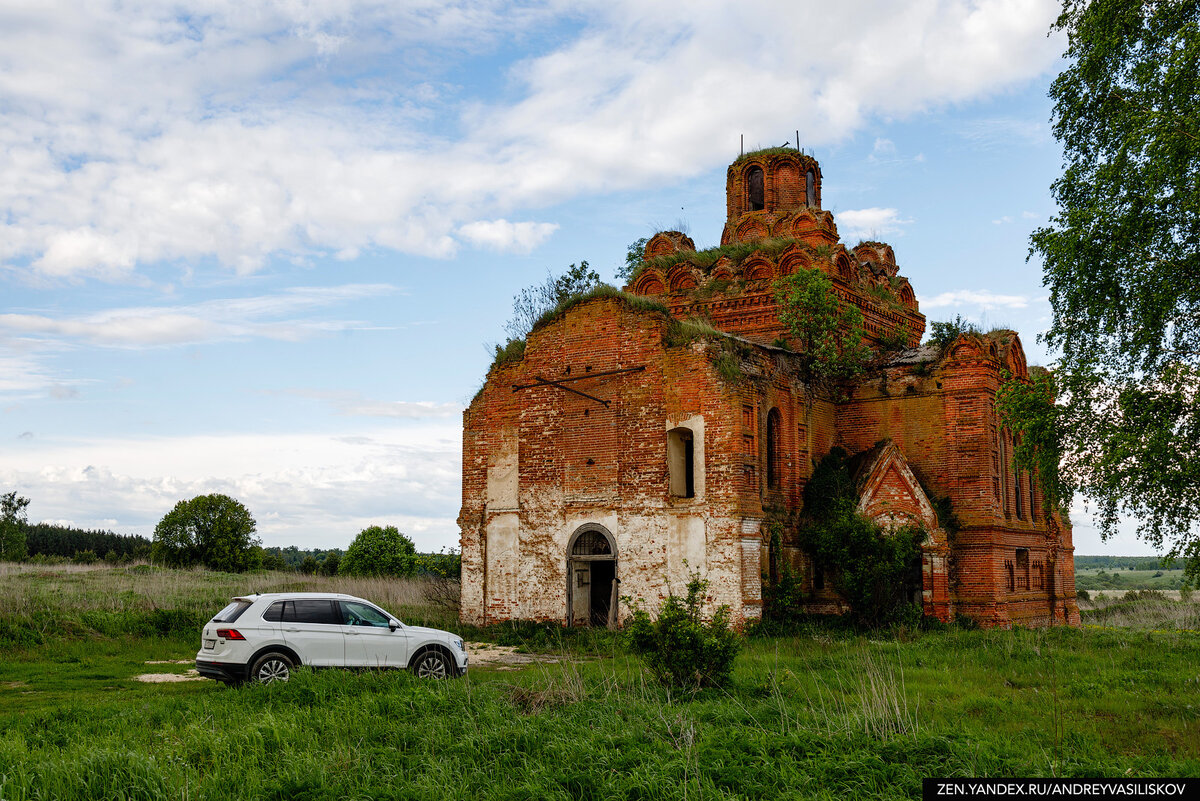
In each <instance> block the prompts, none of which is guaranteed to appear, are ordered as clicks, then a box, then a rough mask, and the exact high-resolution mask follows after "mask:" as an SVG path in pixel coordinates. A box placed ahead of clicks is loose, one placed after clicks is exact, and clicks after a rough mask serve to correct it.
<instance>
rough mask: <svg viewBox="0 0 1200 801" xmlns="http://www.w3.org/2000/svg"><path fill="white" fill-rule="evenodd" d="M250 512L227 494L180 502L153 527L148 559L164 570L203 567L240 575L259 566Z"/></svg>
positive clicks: (259, 549) (204, 496)
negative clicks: (165, 567)
mask: <svg viewBox="0 0 1200 801" xmlns="http://www.w3.org/2000/svg"><path fill="white" fill-rule="evenodd" d="M254 529H255V522H254V518H253V517H252V516H251V514H250V511H249V510H248V509H246V507H245V506H243V505H242V504H241V503H240V502H238V501H236V500H234V499H233V498H230V497H229V496H228V495H221V494H213V495H198V496H196V497H195V498H192V499H191V500H190V501H180V502H179V503H177V504H175V508H174V509H172V510H171V511H169V512H167V514H166V515H164V516H163V519H162V520H160V521H159V523H158V525H157V526H155V527H154V545H153V546H152V547H151V551H150V554H151V557H152V558H153V559H154V561H155V562H158V563H160V564H164V565H167V566H168V567H192V566H194V565H204V566H205V567H207V568H209V569H211V570H227V571H229V572H233V573H240V572H242V571H244V570H252V569H254V568H257V567H259V566H260V565H261V564H262V549H261V548H259V547H258V539H257V538H256V537H255V536H254Z"/></svg>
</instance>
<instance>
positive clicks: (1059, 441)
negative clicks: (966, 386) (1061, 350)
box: [996, 368, 1075, 517]
mask: <svg viewBox="0 0 1200 801" xmlns="http://www.w3.org/2000/svg"><path fill="white" fill-rule="evenodd" d="M1057 394H1058V388H1057V386H1056V385H1055V383H1054V376H1053V374H1051V373H1050V371H1048V370H1042V369H1038V368H1033V369H1031V370H1030V371H1029V380H1028V381H1022V380H1020V379H1018V378H1014V377H1013V376H1011V375H1009V374H1008V373H1007V372H1006V373H1005V374H1004V383H1003V384H1002V385H1001V386H1000V390H999V391H998V392H997V393H996V411H997V412H998V413H999V415H1000V419H1001V420H1002V421H1003V423H1004V425H1006V426H1008V428H1009V429H1010V430H1011V431H1012V432H1013V456H1014V457H1015V458H1016V461H1017V464H1018V465H1019V466H1021V467H1022V468H1024V469H1026V470H1029V471H1030V472H1031V473H1033V474H1034V475H1035V476H1036V477H1037V481H1038V484H1039V485H1040V486H1041V489H1042V499H1043V500H1042V511H1043V513H1044V514H1045V515H1046V516H1047V517H1049V516H1050V514H1051V513H1052V512H1057V511H1059V510H1060V509H1064V508H1066V507H1069V506H1070V504H1071V498H1072V496H1073V495H1074V493H1075V487H1074V486H1073V485H1072V483H1071V474H1070V473H1069V472H1064V471H1063V470H1062V469H1061V467H1062V461H1063V441H1064V439H1065V438H1066V436H1067V431H1066V421H1065V420H1064V416H1063V410H1062V407H1060V406H1058V405H1057V404H1056V403H1055V398H1056V397H1057Z"/></svg>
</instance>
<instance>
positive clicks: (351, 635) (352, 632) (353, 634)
mask: <svg viewBox="0 0 1200 801" xmlns="http://www.w3.org/2000/svg"><path fill="white" fill-rule="evenodd" d="M346 636H347V637H357V636H358V632H357V631H347V632H346Z"/></svg>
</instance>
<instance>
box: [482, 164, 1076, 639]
mask: <svg viewBox="0 0 1200 801" xmlns="http://www.w3.org/2000/svg"><path fill="white" fill-rule="evenodd" d="M726 197H727V206H728V217H727V221H726V223H725V230H724V232H723V233H722V235H721V245H722V247H721V248H719V249H714V250H710V251H703V252H696V250H695V246H694V244H693V242H692V240H691V239H690V238H689V237H687V236H685V235H684V234H682V233H679V232H677V231H667V232H663V233H659V234H657V235H655V236H654V237H653V238H652V239H650V240H649V242H648V243H647V245H646V251H645V261H644V263H643V265H642V267H641V269H640V271H639V272H637V273H636V275H635V276H634V278H633V280H632V281H631V282H630V284H629V285H628V286H627V287H626V288H625V292H624V293H617V292H608V293H604V292H598V293H594V294H593V295H592V296H590V297H588V298H586V299H584V300H581V301H580V302H577V303H574V304H573V305H569V306H568V307H567V308H566V309H565V310H563V309H560V310H559V312H558V313H557V314H553V315H550V316H549V317H548V318H547V319H544V320H543V321H541V323H540V324H539V325H537V326H536V327H535V330H533V331H532V332H531V333H530V334H529V336H528V338H527V340H526V344H525V347H524V351H523V353H521V352H512V351H511V350H510V352H509V353H508V354H507V358H498V359H497V362H496V364H495V365H493V367H492V369H491V370H490V371H489V373H488V376H487V381H486V383H485V385H484V387H483V389H482V390H481V391H480V393H479V394H478V395H477V396H476V397H475V399H474V400H473V401H472V403H471V405H470V406H469V407H468V408H467V410H466V411H465V413H464V415H463V423H464V426H463V502H462V510H461V513H460V515H459V525H460V527H461V530H462V540H461V545H462V620H463V621H464V622H467V623H475V624H479V623H490V622H495V621H503V620H512V619H533V620H552V621H561V622H562V623H564V624H566V625H588V624H593V625H598V624H605V623H608V622H610V621H618V620H620V619H621V618H623V617H624V616H625V615H626V614H627V613H628V609H626V608H624V602H623V601H621V600H620V599H621V597H622V596H624V597H632V598H641V599H645V600H646V601H647V604H648V606H649V607H650V608H654V607H655V605H656V604H657V603H658V602H659V600H660V599H661V598H663V597H665V596H666V594H667V593H668V591H669V590H674V591H676V592H679V591H681V590H682V589H683V586H684V584H685V583H686V581H687V577H688V575H689V574H690V573H692V572H696V573H699V574H700V575H701V576H702V577H704V578H706V579H707V580H708V581H709V590H708V591H709V603H710V605H711V606H716V605H720V604H727V605H728V606H729V607H730V608H731V610H732V612H733V617H734V619H735V620H738V621H741V622H745V621H749V620H753V619H756V618H759V617H761V615H762V605H763V583H764V581H768V580H770V576H771V575H772V573H773V572H774V571H773V569H772V568H773V567H774V568H775V569H778V566H779V565H786V566H788V567H790V569H791V570H793V571H794V572H795V574H796V575H797V576H798V577H799V580H800V581H801V582H802V584H803V587H804V589H805V590H806V592H807V593H808V594H809V595H808V597H809V598H810V599H811V600H810V603H809V607H810V608H811V610H812V611H815V612H838V611H844V610H845V605H844V603H843V602H842V599H840V598H839V597H838V596H837V595H836V594H835V593H834V592H833V590H832V589H831V588H830V587H829V582H826V581H824V580H823V579H824V576H823V575H822V572H821V571H820V570H819V569H814V565H813V564H812V562H811V560H810V559H809V557H808V555H807V554H805V553H804V552H803V551H802V550H801V549H800V548H799V547H798V545H797V543H796V540H795V531H794V529H793V528H789V526H792V525H794V521H795V520H796V518H797V513H798V512H800V510H801V507H802V504H803V490H804V487H805V483H806V482H807V480H808V479H809V477H810V476H811V475H812V472H813V468H814V464H815V463H816V462H817V461H819V460H820V459H821V457H823V456H824V455H826V454H828V453H829V452H830V451H831V449H833V448H835V447H840V448H842V449H844V450H845V451H846V452H847V453H849V454H851V455H853V456H854V459H853V462H852V464H853V465H854V466H855V472H854V476H855V489H856V492H857V493H858V498H859V501H858V510H859V511H860V512H861V513H863V514H865V515H867V516H868V517H870V518H872V519H874V520H876V521H877V522H879V523H880V524H882V525H883V526H884V528H885V529H889V530H893V531H894V530H897V529H898V528H899V527H901V526H903V525H908V524H914V523H915V524H917V525H919V526H920V527H921V528H922V529H923V531H924V532H925V539H924V543H923V545H922V547H921V551H922V576H921V586H920V588H919V591H918V592H917V595H916V597H917V599H918V600H919V601H920V602H921V604H922V606H923V607H924V611H925V613H926V614H928V615H933V616H936V617H938V618H940V619H942V620H950V619H952V618H953V617H955V616H966V617H970V618H974V619H975V620H977V621H978V622H979V623H981V624H983V625H985V626H1011V625H1014V624H1020V625H1030V626H1041V625H1050V624H1062V623H1064V622H1065V623H1068V624H1072V625H1077V624H1078V622H1079V613H1078V610H1077V607H1076V605H1075V575H1074V563H1073V557H1072V554H1073V550H1074V549H1073V547H1072V544H1071V529H1070V525H1069V523H1068V522H1067V521H1066V520H1060V519H1057V518H1055V519H1054V520H1047V519H1046V516H1045V515H1044V514H1043V511H1042V497H1041V489H1040V488H1039V487H1038V486H1037V483H1036V481H1034V479H1033V477H1032V476H1031V475H1030V474H1029V473H1028V472H1026V471H1023V470H1021V469H1019V467H1018V466H1017V465H1016V464H1015V461H1014V459H1013V455H1012V454H1013V442H1012V435H1011V434H1010V432H1009V431H1007V430H1006V429H1005V428H1004V427H1003V424H1002V422H1001V421H1000V420H999V419H998V415H997V412H996V409H995V404H994V399H995V395H996V391H997V389H998V388H999V387H1000V385H1001V383H1002V380H1003V378H1002V376H1003V374H1004V373H1005V371H1007V372H1008V373H1010V374H1012V375H1015V376H1017V377H1021V378H1024V377H1027V375H1028V372H1027V367H1026V363H1025V354H1024V352H1023V350H1022V348H1021V341H1020V339H1019V338H1018V336H1017V334H1016V333H1015V332H1013V331H1000V332H991V333H990V334H988V335H984V336H978V335H972V334H964V335H962V336H959V337H958V339H956V340H955V341H953V342H951V343H949V345H948V346H946V347H944V348H939V347H935V346H929V345H927V346H925V347H920V345H919V343H920V341H921V338H922V336H923V334H924V331H925V316H924V315H922V314H921V313H920V311H919V309H918V305H917V299H916V295H915V294H914V292H913V289H912V287H911V286H910V285H909V282H908V280H907V279H906V278H904V277H903V276H901V275H899V273H898V268H897V265H896V259H895V255H894V254H893V252H892V248H891V247H889V246H888V245H886V244H883V243H880V242H864V243H862V244H859V245H857V246H856V247H854V248H848V247H847V246H845V245H844V244H842V243H841V242H840V241H839V237H838V232H837V228H836V226H835V225H834V219H833V215H832V214H831V213H830V212H828V211H824V210H823V209H822V208H821V170H820V167H819V165H818V164H817V162H816V161H815V160H814V159H813V158H811V157H809V156H808V155H805V154H803V153H802V152H799V151H795V150H791V149H773V150H770V151H764V152H760V153H750V154H747V155H745V156H742V157H740V158H739V159H738V160H737V161H735V162H734V163H733V164H732V165H731V166H730V167H729V171H728V176H727V179H726ZM797 270H821V271H823V272H825V273H826V274H828V276H829V277H830V279H831V280H832V282H833V286H834V289H835V292H836V293H837V297H838V299H839V301H840V302H841V303H842V304H846V305H851V306H854V307H855V308H857V309H858V310H859V311H860V312H861V313H862V317H863V324H864V328H865V330H866V337H867V340H868V344H870V345H871V346H872V347H875V348H877V349H880V350H881V351H883V350H887V348H886V347H884V345H885V343H887V344H888V345H890V346H891V348H892V350H891V351H890V352H889V354H888V356H887V357H886V359H885V360H884V361H883V362H882V364H876V365H875V366H874V367H873V368H872V369H871V370H869V371H868V372H867V373H865V374H864V375H863V376H862V377H861V378H859V379H857V380H856V381H854V382H853V383H852V384H849V385H847V386H845V387H843V388H842V390H841V391H840V392H838V393H833V394H830V393H824V394H822V393H816V394H815V395H814V396H810V395H809V393H807V392H806V387H805V385H804V384H803V383H802V382H801V380H800V379H799V378H798V377H797V370H796V367H795V360H796V357H795V355H794V354H793V353H792V352H791V351H790V350H789V349H788V348H786V347H783V345H784V344H786V340H787V337H788V335H789V332H788V330H787V328H786V327H785V326H784V325H783V324H782V323H781V322H780V319H779V306H778V305H777V303H776V301H775V294H774V287H773V281H774V280H775V279H777V278H779V277H781V276H786V275H789V274H791V273H794V272H796V271H797ZM664 307H665V309H664ZM667 312H669V313H667ZM691 318H697V319H701V320H704V321H705V322H706V323H708V324H709V325H711V327H712V328H715V329H716V331H712V330H711V329H709V330H707V332H705V330H704V329H701V328H700V327H698V326H694V325H692V326H687V325H682V326H681V324H680V322H679V321H683V320H689V319H691ZM897 344H899V345H900V347H899V348H898V349H896V346H897ZM946 499H948V502H949V503H948V507H949V509H951V510H953V513H954V516H955V517H956V523H957V529H956V530H948V529H947V528H946V527H945V526H944V525H943V524H944V523H945V522H947V521H939V519H938V513H937V509H938V502H941V508H942V509H943V510H944V509H945V508H946V506H947V504H946V503H945V500H946ZM778 524H782V525H778ZM771 530H776V531H781V536H779V537H777V538H775V539H774V544H773V543H772V537H771V534H770V531H771ZM618 580H619V581H618ZM618 587H619V589H618Z"/></svg>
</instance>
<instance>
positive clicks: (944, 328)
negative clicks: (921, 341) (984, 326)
mask: <svg viewBox="0 0 1200 801" xmlns="http://www.w3.org/2000/svg"><path fill="white" fill-rule="evenodd" d="M963 334H971V335H972V336H977V337H981V336H983V331H981V330H980V328H979V326H977V325H975V323H973V322H971V321H970V320H966V319H964V318H963V316H962V315H961V314H956V315H955V316H954V319H953V320H940V321H937V320H935V321H934V322H932V323H930V324H929V344H931V345H937V346H938V347H939V348H941V349H942V350H943V351H944V350H945V349H946V348H947V347H948V346H949V345H950V343H951V342H953V341H954V340H956V339H958V338H959V337H960V336H962V335H963Z"/></svg>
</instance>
